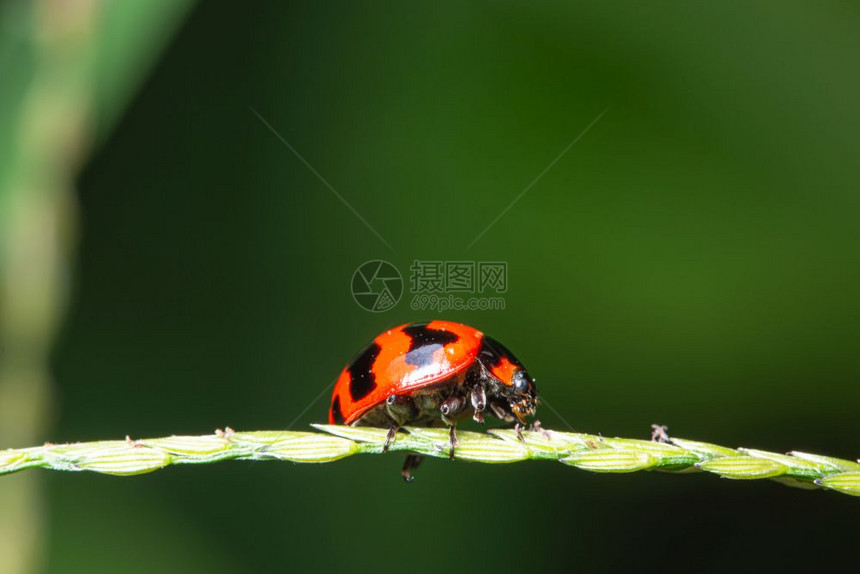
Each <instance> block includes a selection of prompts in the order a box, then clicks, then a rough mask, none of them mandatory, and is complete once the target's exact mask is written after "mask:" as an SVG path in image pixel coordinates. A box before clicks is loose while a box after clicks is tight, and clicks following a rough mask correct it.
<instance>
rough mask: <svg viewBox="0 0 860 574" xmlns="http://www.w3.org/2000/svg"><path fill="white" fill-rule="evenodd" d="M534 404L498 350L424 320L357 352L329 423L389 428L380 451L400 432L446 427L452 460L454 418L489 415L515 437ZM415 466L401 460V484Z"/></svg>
mask: <svg viewBox="0 0 860 574" xmlns="http://www.w3.org/2000/svg"><path fill="white" fill-rule="evenodd" d="M537 402H538V396H537V389H536V387H535V382H534V379H532V377H531V376H530V375H529V373H528V371H526V369H525V367H523V365H522V363H520V362H519V361H518V360H517V358H516V357H514V355H513V353H511V352H510V351H509V350H508V349H507V348H506V347H505V346H504V345H502V344H501V343H499V342H498V341H496V340H495V339H492V338H490V337H488V336H486V335H484V334H483V333H482V332H481V331H479V330H477V329H475V328H473V327H469V326H467V325H463V324H461V323H453V322H451V321H430V322H427V323H407V324H405V325H400V326H399V327H395V328H394V329H389V330H388V331H386V332H384V333H382V334H381V335H379V336H378V337H376V338H375V339H374V340H373V342H371V343H370V345H368V346H367V347H366V348H365V349H364V350H362V351H361V352H360V353H359V354H358V356H357V357H356V358H355V359H353V361H352V362H351V363H349V364H348V365H347V366H346V367H345V368H344V369H343V371H342V372H341V373H340V376H339V377H338V379H337V381H336V383H335V386H334V392H333V393H332V399H331V408H330V409H329V417H328V418H329V423H330V424H347V425H365V426H375V427H383V428H384V427H388V429H389V430H388V435H387V437H386V440H385V446H384V450H386V451H387V450H388V447H389V445H390V444H391V442H392V441H393V440H394V437H395V435H396V433H397V429H398V428H399V427H400V426H403V425H408V424H416V425H429V426H432V425H437V424H439V423H444V424H445V425H448V428H449V429H450V432H449V437H450V445H451V449H450V455H451V456H452V457H453V456H454V448H455V447H456V446H457V434H456V424H457V420H458V419H460V418H463V417H466V416H468V415H469V414H471V416H472V418H473V419H474V420H475V421H477V422H479V423H483V422H484V413H490V414H491V415H493V416H495V417H497V418H500V419H502V420H504V421H506V422H509V423H510V422H514V421H516V429H517V432H520V431H521V430H522V428H523V425H525V424H526V417H529V416H532V415H534V413H535V408H536V406H537ZM520 436H522V435H520ZM421 459H422V457H421V456H420V455H410V456H409V457H408V458H407V459H406V463H405V464H404V466H403V471H402V474H403V478H404V479H405V480H407V481H411V480H412V475H411V470H412V469H414V468H415V467H417V466H418V464H419V463H420V462H421Z"/></svg>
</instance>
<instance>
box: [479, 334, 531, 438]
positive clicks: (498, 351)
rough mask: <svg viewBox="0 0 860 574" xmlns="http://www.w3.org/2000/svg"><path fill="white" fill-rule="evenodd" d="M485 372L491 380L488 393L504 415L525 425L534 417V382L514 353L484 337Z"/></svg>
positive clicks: (483, 358) (482, 354) (482, 352)
mask: <svg viewBox="0 0 860 574" xmlns="http://www.w3.org/2000/svg"><path fill="white" fill-rule="evenodd" d="M480 362H481V364H482V365H483V366H484V373H485V374H486V376H487V377H488V378H489V379H490V380H491V382H492V383H494V384H491V385H489V389H488V390H489V393H490V394H491V395H493V399H494V401H493V402H494V404H496V405H497V406H498V407H500V408H501V410H502V411H503V412H505V414H506V415H507V416H510V417H511V418H516V419H517V420H519V421H520V422H521V423H523V424H525V422H526V420H525V419H526V417H529V416H532V415H533V414H535V408H536V407H537V402H538V396H537V388H536V387H535V382H534V379H532V378H531V376H530V375H529V373H528V371H526V369H525V367H523V365H522V363H520V362H519V361H518V360H517V358H516V357H514V355H513V353H511V352H510V351H509V350H508V349H507V347H505V346H504V345H502V344H501V343H499V342H498V341H496V340H494V339H491V338H489V337H484V342H483V345H482V348H481V353H480Z"/></svg>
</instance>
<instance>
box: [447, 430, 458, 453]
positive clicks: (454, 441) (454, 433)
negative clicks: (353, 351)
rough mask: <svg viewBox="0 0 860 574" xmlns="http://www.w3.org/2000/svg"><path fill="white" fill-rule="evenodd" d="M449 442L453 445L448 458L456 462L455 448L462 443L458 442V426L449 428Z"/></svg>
mask: <svg viewBox="0 0 860 574" xmlns="http://www.w3.org/2000/svg"><path fill="white" fill-rule="evenodd" d="M448 442H449V443H450V445H451V450H450V451H449V452H448V457H449V458H450V459H451V460H454V448H455V447H456V446H457V445H459V444H460V441H459V440H457V425H451V426H449V427H448Z"/></svg>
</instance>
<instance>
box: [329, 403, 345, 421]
mask: <svg viewBox="0 0 860 574" xmlns="http://www.w3.org/2000/svg"><path fill="white" fill-rule="evenodd" d="M331 416H332V419H334V424H336V425H342V424H343V421H344V418H343V411H342V410H340V397H335V398H334V401H333V402H332V404H331Z"/></svg>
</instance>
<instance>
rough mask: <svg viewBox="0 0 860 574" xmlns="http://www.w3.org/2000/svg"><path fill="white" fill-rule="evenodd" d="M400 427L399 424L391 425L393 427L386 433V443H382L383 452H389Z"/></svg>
mask: <svg viewBox="0 0 860 574" xmlns="http://www.w3.org/2000/svg"><path fill="white" fill-rule="evenodd" d="M399 428H400V427H399V426H397V425H391V428H389V429H388V434H387V435H385V444H384V445H382V452H388V447H389V446H391V443H392V442H394V437H395V436H396V435H397V429H399Z"/></svg>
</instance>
